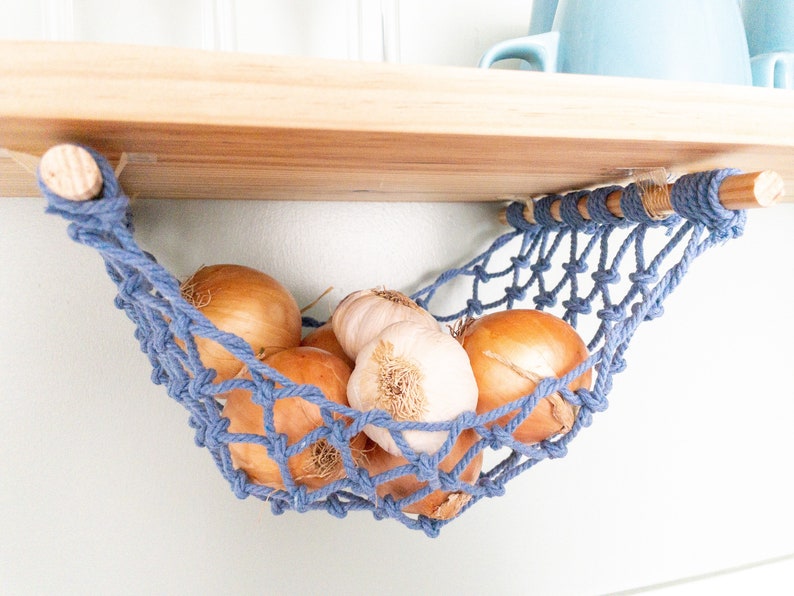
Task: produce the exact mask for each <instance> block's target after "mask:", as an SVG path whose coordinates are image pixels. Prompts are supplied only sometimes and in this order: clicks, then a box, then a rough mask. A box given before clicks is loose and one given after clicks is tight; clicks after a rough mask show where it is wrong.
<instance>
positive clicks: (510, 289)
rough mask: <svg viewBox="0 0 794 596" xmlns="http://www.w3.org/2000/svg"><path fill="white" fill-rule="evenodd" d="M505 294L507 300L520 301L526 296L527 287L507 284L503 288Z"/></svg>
mask: <svg viewBox="0 0 794 596" xmlns="http://www.w3.org/2000/svg"><path fill="white" fill-rule="evenodd" d="M505 296H507V299H508V300H509V301H512V302H521V301H522V300H524V298H526V297H527V289H526V288H525V287H521V288H517V287H515V286H507V287H506V288H505Z"/></svg>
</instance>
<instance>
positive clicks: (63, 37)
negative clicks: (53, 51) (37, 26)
mask: <svg viewBox="0 0 794 596" xmlns="http://www.w3.org/2000/svg"><path fill="white" fill-rule="evenodd" d="M41 15H42V28H43V34H44V39H45V40H47V41H73V40H74V2H73V0H41Z"/></svg>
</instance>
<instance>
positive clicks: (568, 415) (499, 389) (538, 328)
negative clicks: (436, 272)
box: [458, 309, 592, 444]
mask: <svg viewBox="0 0 794 596" xmlns="http://www.w3.org/2000/svg"><path fill="white" fill-rule="evenodd" d="M458 340H459V341H460V342H461V345H462V346H463V348H464V349H465V350H466V353H467V354H468V355H469V359H470V361H471V366H472V370H473V371H474V376H475V378H476V380H477V387H478V390H479V397H478V400H477V413H478V414H483V413H485V412H489V411H491V410H493V409H495V408H499V407H502V406H503V405H505V404H507V403H509V402H511V401H514V400H517V399H519V398H521V397H524V396H525V395H528V394H530V393H532V392H533V391H534V390H535V387H536V386H537V383H538V382H539V381H540V380H541V379H542V378H544V377H556V378H559V377H562V376H564V375H565V374H567V373H569V372H570V371H571V370H573V369H574V368H576V367H577V366H579V365H580V364H581V363H582V362H584V361H585V360H587V358H588V356H589V353H588V350H587V346H586V345H585V343H584V341H583V340H582V339H581V337H579V334H578V333H577V332H576V330H575V329H574V328H573V327H572V326H571V325H569V324H568V323H567V322H565V321H563V320H562V319H560V318H558V317H556V316H554V315H552V314H550V313H546V312H543V311H538V310H532V309H514V310H505V311H499V312H494V313H490V314H487V315H484V316H482V317H480V318H479V319H475V320H473V321H471V322H469V323H468V324H467V325H465V326H464V329H463V331H462V332H461V333H460V334H459V336H458ZM591 379H592V370H591V369H588V370H587V371H585V372H584V373H583V374H582V375H581V376H579V377H578V378H576V379H574V380H573V381H572V382H571V383H570V384H569V385H568V388H569V389H571V390H572V391H575V390H576V389H579V388H586V389H589V388H590V383H591ZM576 411H577V410H576V408H575V407H574V406H572V405H571V404H570V403H569V402H567V401H565V400H564V399H562V397H560V396H559V395H558V394H556V393H555V394H553V395H551V396H548V397H545V398H543V399H541V400H540V401H539V402H538V404H537V405H536V407H535V409H534V410H533V411H532V413H531V414H530V415H529V416H528V417H527V418H526V419H525V420H524V422H522V423H521V424H520V425H519V426H518V428H516V430H515V431H514V433H513V437H514V438H515V439H516V440H518V441H520V442H522V443H525V444H533V443H538V442H540V441H543V440H545V439H548V438H551V437H553V436H555V435H560V434H564V433H566V432H568V431H569V430H570V429H571V425H572V424H573V423H574V421H575V417H576ZM515 414H516V412H511V413H509V414H507V415H505V416H503V417H501V418H499V419H498V420H496V421H495V423H497V424H500V425H504V424H506V423H507V422H508V421H509V420H510V419H511V418H512V417H513V416H514V415H515Z"/></svg>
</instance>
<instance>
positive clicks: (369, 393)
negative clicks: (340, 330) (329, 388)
mask: <svg viewBox="0 0 794 596" xmlns="http://www.w3.org/2000/svg"><path fill="white" fill-rule="evenodd" d="M384 353H387V354H388V357H386V358H384V357H383V355H384ZM395 361H397V362H398V363H399V366H400V367H403V368H401V370H407V369H411V370H414V372H418V375H417V379H418V380H417V382H416V386H415V389H416V390H417V392H418V393H420V394H421V396H422V398H421V399H420V401H421V405H420V406H419V407H418V408H413V410H412V411H406V410H405V409H402V408H401V407H400V406H399V405H398V404H397V401H398V400H396V399H393V398H392V391H391V390H392V389H396V391H394V393H395V394H400V387H394V386H390V385H389V383H385V382H384V371H386V370H387V369H388V365H389V364H390V363H391V364H394V362H395ZM403 365H404V366H403ZM477 395H478V390H477V383H476V381H475V379H474V373H473V372H472V369H471V364H470V363H469V358H468V356H467V355H466V351H465V350H464V349H463V348H462V346H461V345H460V344H459V343H458V342H457V341H456V340H455V339H454V338H453V337H451V336H450V335H448V334H446V333H444V332H443V331H441V329H440V328H439V329H435V330H434V329H431V328H429V327H428V326H426V325H423V324H422V323H417V322H414V321H402V322H399V323H394V324H392V325H390V326H388V327H386V328H385V329H384V330H383V331H382V332H381V333H380V334H379V335H378V336H377V337H376V338H375V339H373V340H372V341H370V342H369V343H368V344H366V345H365V346H364V347H363V348H362V349H361V350H360V351H359V354H358V357H357V358H356V366H355V367H354V369H353V373H352V374H351V376H350V380H349V381H348V384H347V396H348V401H349V402H350V405H351V406H352V407H353V408H356V409H357V410H361V411H364V412H366V411H369V410H372V409H375V408H380V409H383V410H386V411H387V412H389V414H391V416H392V418H394V419H395V420H398V421H400V420H403V421H404V420H415V421H424V422H442V421H445V420H452V419H454V418H456V417H457V416H459V415H460V414H462V413H463V412H468V411H471V412H473V411H474V410H475V408H476V407H477ZM409 410H410V408H409ZM364 432H365V433H366V434H367V435H368V436H369V437H370V438H371V439H372V440H373V441H375V442H376V443H378V445H380V446H381V447H383V449H385V450H386V451H388V452H389V453H391V454H393V455H402V452H401V451H400V449H399V447H398V446H397V444H396V442H395V441H394V439H393V438H392V436H391V433H390V432H389V431H388V429H386V428H383V427H378V426H375V425H372V424H368V425H366V426H365V427H364ZM448 434H449V433H448V432H447V431H420V430H409V431H404V432H403V436H404V437H405V440H406V441H407V443H408V444H409V445H410V446H411V448H412V449H413V450H414V451H416V452H420V453H428V454H433V453H435V452H436V451H438V449H439V448H440V447H441V446H442V445H443V444H444V442H445V441H446V439H447V435H448Z"/></svg>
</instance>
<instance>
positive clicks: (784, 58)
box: [742, 0, 794, 89]
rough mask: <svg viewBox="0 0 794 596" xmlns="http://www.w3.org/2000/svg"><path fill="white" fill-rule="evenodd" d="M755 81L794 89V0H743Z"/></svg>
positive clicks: (743, 15) (762, 84)
mask: <svg viewBox="0 0 794 596" xmlns="http://www.w3.org/2000/svg"><path fill="white" fill-rule="evenodd" d="M742 18H743V19H744V28H745V30H746V32H747V45H748V47H749V49H750V64H751V66H752V71H753V84H754V85H757V86H759V87H777V88H779V89H794V0H744V2H743V3H742Z"/></svg>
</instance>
